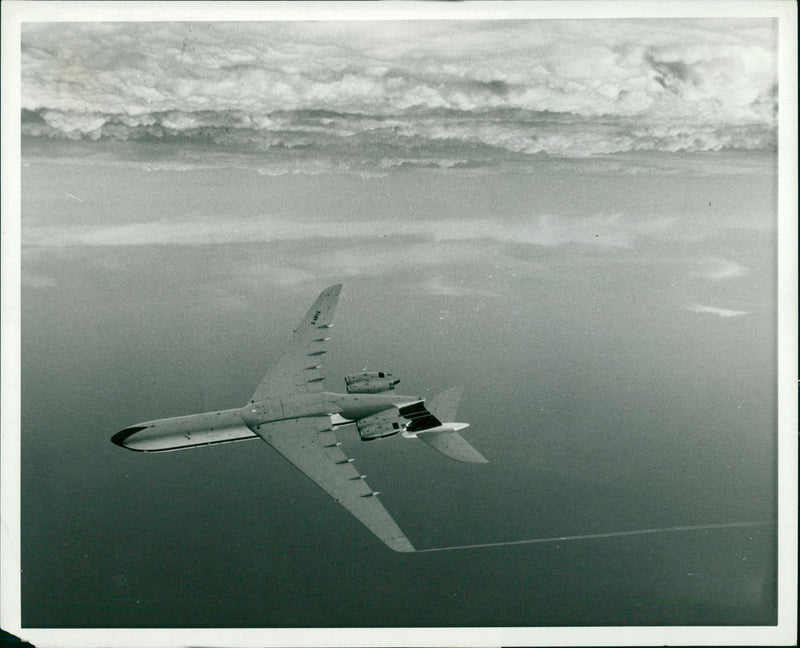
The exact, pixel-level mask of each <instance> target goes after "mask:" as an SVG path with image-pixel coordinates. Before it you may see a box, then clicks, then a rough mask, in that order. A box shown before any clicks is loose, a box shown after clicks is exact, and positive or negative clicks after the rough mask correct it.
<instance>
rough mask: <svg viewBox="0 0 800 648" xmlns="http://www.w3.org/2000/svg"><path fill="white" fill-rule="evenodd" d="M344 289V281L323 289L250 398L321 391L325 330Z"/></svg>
mask: <svg viewBox="0 0 800 648" xmlns="http://www.w3.org/2000/svg"><path fill="white" fill-rule="evenodd" d="M341 290H342V284H336V285H335V286H331V287H330V288H326V289H325V290H323V291H322V292H321V293H320V295H319V297H317V299H316V300H315V301H314V303H313V304H312V305H311V308H309V309H308V312H307V313H306V314H305V317H303V319H302V320H300V323H299V324H298V325H297V328H296V329H295V330H294V334H293V335H292V341H291V342H290V343H289V346H288V348H287V349H286V350H285V351H284V353H283V355H282V356H281V357H280V359H279V360H278V362H277V363H276V364H275V365H274V366H273V367H272V369H270V371H269V373H267V375H266V376H264V379H263V380H262V381H261V382H260V383H259V385H258V387H257V388H256V391H255V393H254V394H253V395H252V397H251V399H250V400H251V401H259V400H263V399H265V398H268V397H271V396H280V395H283V394H296V393H298V392H300V393H309V394H310V393H315V392H321V391H322V381H323V380H324V378H325V375H324V374H323V371H322V358H323V356H324V355H325V353H326V351H327V349H326V346H327V345H326V342H327V341H328V339H329V338H328V336H327V335H326V333H327V332H328V329H329V328H330V327H331V326H332V324H331V321H332V320H333V313H334V311H335V310H336V304H337V303H338V302H339V293H340V292H341Z"/></svg>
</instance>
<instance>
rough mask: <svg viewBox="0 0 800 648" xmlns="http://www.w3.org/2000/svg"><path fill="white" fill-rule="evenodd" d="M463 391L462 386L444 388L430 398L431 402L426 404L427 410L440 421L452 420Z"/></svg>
mask: <svg viewBox="0 0 800 648" xmlns="http://www.w3.org/2000/svg"><path fill="white" fill-rule="evenodd" d="M463 393H464V388H463V387H451V388H450V389H445V390H444V391H443V392H442V393H441V394H439V395H438V396H435V397H434V398H433V399H431V402H430V403H428V404H427V410H428V411H429V412H430V413H431V414H433V415H434V416H435V417H436V418H437V419H439V420H440V421H452V420H453V419H454V418H455V417H456V410H457V409H458V404H459V403H460V402H461V394H463Z"/></svg>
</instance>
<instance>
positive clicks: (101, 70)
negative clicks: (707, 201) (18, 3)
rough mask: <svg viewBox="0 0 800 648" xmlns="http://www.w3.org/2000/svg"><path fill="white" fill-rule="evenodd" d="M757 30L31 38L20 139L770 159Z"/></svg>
mask: <svg viewBox="0 0 800 648" xmlns="http://www.w3.org/2000/svg"><path fill="white" fill-rule="evenodd" d="M775 54H776V36H775V26H774V23H773V22H771V21H770V20H758V19H753V20H729V19H725V20H638V21H637V20H628V21H621V20H591V21H588V20H587V21H575V20H553V21H549V20H545V21H529V20H522V21H496V22H476V21H419V22H391V23H390V22H371V23H368V24H365V23H344V22H343V23H335V22H334V23H310V22H309V23H304V22H300V23H291V22H285V23H284V22H270V23H146V24H145V23H94V24H81V23H77V24H75V23H73V24H70V23H58V24H55V23H52V24H47V23H45V24H29V25H25V26H24V28H23V38H22V108H23V114H22V121H23V134H24V135H26V136H28V137H39V138H44V137H50V138H66V139H77V140H85V141H94V140H136V141H143V142H159V143H168V142H173V143H178V144H181V145H185V146H189V147H200V148H202V149H203V150H206V151H213V152H221V153H224V152H226V151H236V152H238V153H244V154H248V155H251V156H254V157H258V158H264V159H270V158H271V157H276V156H277V157H281V158H283V159H289V160H297V161H299V162H302V161H306V160H309V159H315V160H319V159H322V160H328V161H330V160H337V161H339V163H340V164H344V165H345V166H353V165H357V164H359V163H360V164H363V165H365V166H366V165H372V166H377V167H378V168H381V169H384V170H392V169H397V168H403V167H404V166H433V167H443V168H452V167H459V166H470V165H478V166H480V165H492V164H496V163H497V162H498V160H517V159H524V158H525V157H526V156H530V155H539V154H547V155H554V156H563V157H586V156H602V155H607V154H613V153H618V152H629V151H667V152H677V151H714V150H720V149H747V150H754V149H769V148H772V147H774V146H775V129H776V111H777V76H776V64H775Z"/></svg>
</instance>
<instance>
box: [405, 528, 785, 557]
mask: <svg viewBox="0 0 800 648" xmlns="http://www.w3.org/2000/svg"><path fill="white" fill-rule="evenodd" d="M772 524H775V521H774V520H769V521H765V522H724V523H722V524H694V525H691V526H674V527H660V528H657V529H637V530H635V531H614V532H612V533H590V534H588V535H574V536H559V537H556V538H533V539H529V540H508V541H506V542H485V543H483V544H468V545H455V546H453V547H431V548H430V549H417V553H424V552H426V551H454V550H456V549H477V548H479V547H507V546H510V545H523V544H537V543H542V542H565V541H567V540H592V539H594V538H615V537H619V536H634V535H646V534H648V533H677V532H679V531H700V530H702V529H732V528H735V527H757V526H769V525H772Z"/></svg>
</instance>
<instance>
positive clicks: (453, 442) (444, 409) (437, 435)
mask: <svg viewBox="0 0 800 648" xmlns="http://www.w3.org/2000/svg"><path fill="white" fill-rule="evenodd" d="M463 392H464V388H463V387H451V388H450V389H447V390H445V391H443V392H442V393H441V394H439V395H438V396H436V397H434V398H433V399H431V401H430V402H429V403H427V408H426V409H427V410H428V411H429V412H430V413H431V414H433V416H434V417H436V418H437V419H438V420H439V421H440V422H441V423H440V425H438V426H435V427H431V428H429V429H427V430H420V431H418V432H416V435H417V438H418V439H420V440H421V441H424V442H425V443H427V444H428V445H429V446H430V447H431V448H433V449H434V450H438V451H439V452H441V453H442V454H443V455H445V456H447V457H450V458H451V459H455V460H456V461H463V462H466V463H489V462H488V460H487V459H486V457H484V456H483V455H482V454H481V453H480V452H478V451H477V450H476V449H475V448H473V447H472V446H471V445H470V444H469V442H468V441H467V440H466V439H465V438H464V437H462V436H461V435H460V434H459V433H458V430H463V429H464V428H465V427H467V426H468V425H469V424H468V423H449V422H446V421H452V420H453V419H454V418H455V417H456V410H457V409H458V404H459V403H460V402H461V394H462V393H463Z"/></svg>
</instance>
